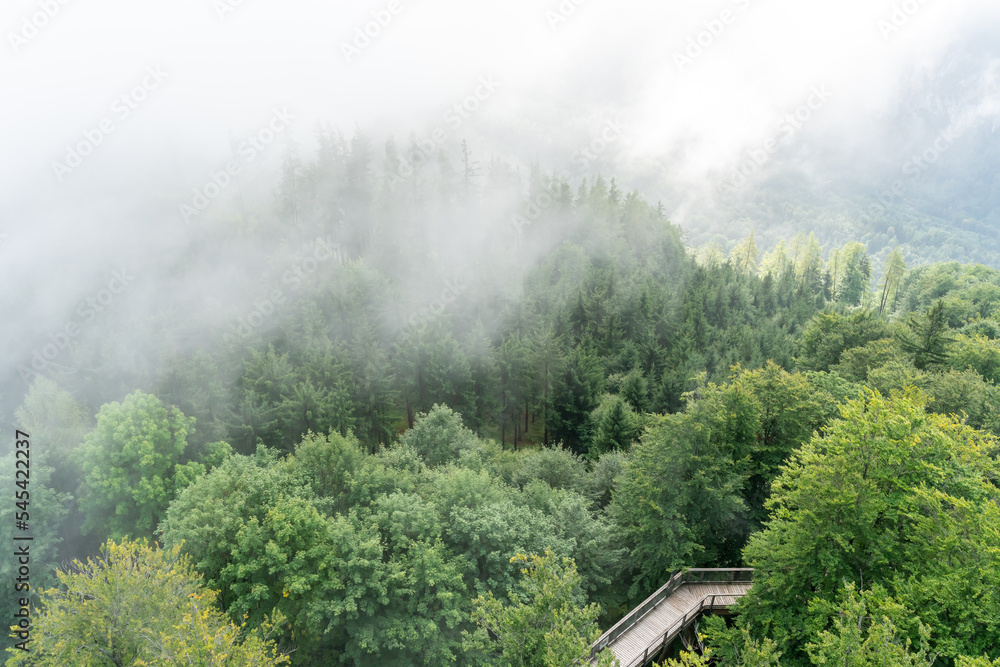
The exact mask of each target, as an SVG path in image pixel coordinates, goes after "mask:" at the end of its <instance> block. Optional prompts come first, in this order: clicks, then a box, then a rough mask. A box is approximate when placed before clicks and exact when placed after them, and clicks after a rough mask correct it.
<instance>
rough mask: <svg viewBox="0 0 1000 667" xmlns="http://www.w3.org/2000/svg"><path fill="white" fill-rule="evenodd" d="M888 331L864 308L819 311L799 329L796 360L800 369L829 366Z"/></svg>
mask: <svg viewBox="0 0 1000 667" xmlns="http://www.w3.org/2000/svg"><path fill="white" fill-rule="evenodd" d="M889 333H890V331H889V326H888V325H887V324H886V323H885V322H883V321H882V320H880V319H878V318H877V317H876V316H875V315H874V314H873V313H871V312H869V311H866V310H860V311H858V312H856V313H853V314H851V315H841V314H839V313H820V314H819V315H817V316H816V317H814V318H813V319H812V320H811V321H810V322H809V324H808V325H807V326H806V328H805V330H804V331H803V332H802V338H801V339H800V341H799V352H798V357H797V358H796V361H797V362H798V365H799V367H800V368H802V369H803V370H813V371H826V370H830V369H831V368H832V367H833V366H836V365H837V364H838V363H840V357H841V355H842V354H843V353H844V352H846V351H847V350H850V349H852V348H856V347H861V346H862V345H865V344H867V343H870V342H872V341H876V340H879V339H882V338H886V337H887V336H888V335H889Z"/></svg>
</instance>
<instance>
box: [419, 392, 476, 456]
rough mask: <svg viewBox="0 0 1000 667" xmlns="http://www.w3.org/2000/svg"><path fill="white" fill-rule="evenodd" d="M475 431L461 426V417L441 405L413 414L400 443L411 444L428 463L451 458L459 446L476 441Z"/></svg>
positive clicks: (458, 454)
mask: <svg viewBox="0 0 1000 667" xmlns="http://www.w3.org/2000/svg"><path fill="white" fill-rule="evenodd" d="M477 442H478V441H477V439H476V434H475V433H473V432H472V431H470V430H469V429H467V428H465V426H464V425H463V424H462V417H461V416H460V415H459V414H457V413H456V412H454V411H453V410H451V408H449V407H447V406H445V405H437V404H435V405H434V407H432V408H431V411H430V412H428V413H427V414H423V413H421V414H419V415H417V419H416V424H415V425H414V427H413V428H412V429H410V430H409V431H407V432H406V434H405V435H404V436H403V438H402V443H403V444H404V445H407V446H409V447H412V448H413V449H414V451H416V452H417V453H418V454H419V455H420V456H421V458H423V460H424V461H425V462H426V463H427V465H429V466H436V465H441V464H443V463H449V462H455V461H457V460H458V458H459V456H460V455H461V453H462V451H463V450H466V449H472V448H474V447H475V446H476V444H477Z"/></svg>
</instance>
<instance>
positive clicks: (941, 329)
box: [899, 301, 954, 370]
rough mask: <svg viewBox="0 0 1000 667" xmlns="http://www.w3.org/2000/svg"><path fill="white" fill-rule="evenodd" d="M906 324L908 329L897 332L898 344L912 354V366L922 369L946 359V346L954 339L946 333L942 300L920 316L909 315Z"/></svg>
mask: <svg viewBox="0 0 1000 667" xmlns="http://www.w3.org/2000/svg"><path fill="white" fill-rule="evenodd" d="M907 325H908V329H909V330H908V331H903V332H900V334H899V339H900V340H899V344H900V347H901V348H902V349H903V351H904V352H907V353H909V354H911V355H912V356H913V365H914V366H916V367H917V368H919V369H920V370H924V369H926V368H927V367H928V366H933V365H938V364H943V363H945V362H946V361H947V360H948V346H949V345H950V344H951V342H952V341H953V340H954V339H953V338H952V337H951V336H950V335H949V334H948V324H947V322H946V321H945V312H944V302H943V301H937V302H936V303H935V304H934V305H933V306H931V307H930V308H928V309H927V311H926V312H925V313H924V314H923V315H922V316H917V315H911V316H910V318H909V320H908V322H907Z"/></svg>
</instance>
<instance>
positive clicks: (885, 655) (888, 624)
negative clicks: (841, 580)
mask: <svg viewBox="0 0 1000 667" xmlns="http://www.w3.org/2000/svg"><path fill="white" fill-rule="evenodd" d="M839 607H840V609H839V610H838V611H837V612H836V615H835V616H834V617H833V626H832V628H831V629H829V630H821V631H820V632H819V633H817V635H816V639H815V641H813V642H810V643H809V644H808V645H807V646H806V651H807V652H808V653H809V658H810V659H811V660H812V663H813V664H814V665H856V666H857V667H931V666H932V665H933V664H934V661H935V658H936V656H934V655H931V654H930V647H929V645H928V642H927V640H928V638H929V636H930V628H928V627H927V626H926V625H923V624H919V625H918V628H919V635H920V647H919V649H916V650H913V649H912V647H911V641H910V639H909V638H905V639H903V638H900V637H899V630H898V628H897V627H896V624H895V623H894V622H893V621H892V619H891V617H890V615H889V614H891V615H894V616H897V617H899V616H904V617H912V615H913V613H912V612H910V611H909V610H907V609H905V608H903V607H902V606H901V605H899V604H898V603H896V602H894V601H892V600H888V599H886V595H885V592H884V591H883V590H881V589H879V588H876V589H874V590H871V591H861V592H856V591H855V587H854V585H853V584H848V585H847V586H846V587H845V595H844V600H843V602H842V603H841V604H840V605H839ZM887 608H888V609H887ZM887 612H888V613H887Z"/></svg>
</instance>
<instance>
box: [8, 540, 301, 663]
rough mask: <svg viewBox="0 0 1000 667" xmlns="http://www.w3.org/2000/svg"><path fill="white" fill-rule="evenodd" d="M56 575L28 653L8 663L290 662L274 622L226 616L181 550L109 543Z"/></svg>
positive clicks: (18, 654) (139, 543) (15, 654)
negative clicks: (253, 625)
mask: <svg viewBox="0 0 1000 667" xmlns="http://www.w3.org/2000/svg"><path fill="white" fill-rule="evenodd" d="M56 576H57V577H58V578H59V587H58V588H50V589H48V590H45V591H43V592H42V593H41V603H40V607H39V609H38V613H37V615H36V616H35V618H34V619H33V625H32V629H31V641H29V642H27V648H28V650H27V651H21V650H16V649H9V652H11V653H12V654H13V655H12V657H10V658H9V659H8V660H7V663H6V664H7V665H8V667H19V666H21V665H24V666H27V665H36V666H39V667H45V666H51V667H92V666H94V665H102V666H103V665H107V666H109V667H111V666H118V665H136V666H138V665H167V664H171V665H173V664H191V665H205V666H206V667H207V666H215V665H218V666H220V667H221V666H224V665H228V666H232V667H255V666H259V667H264V666H267V665H280V664H283V663H286V662H288V657H287V656H286V655H283V654H282V653H280V652H279V650H278V648H277V646H276V645H275V642H274V639H273V638H272V637H271V634H272V632H273V629H274V623H273V622H272V621H270V620H265V621H264V622H263V623H262V624H261V625H260V626H259V627H258V628H256V629H253V628H251V627H248V626H247V625H240V626H236V625H234V624H233V623H232V622H230V621H228V620H227V619H226V617H225V615H224V614H223V613H222V612H221V611H219V610H218V609H217V607H216V606H215V601H216V595H217V594H216V592H215V591H213V590H210V589H206V588H205V587H203V586H202V583H201V576H200V575H199V574H198V573H197V572H195V571H194V569H193V568H192V567H191V564H190V562H189V561H188V560H187V559H186V558H185V557H184V556H182V555H181V554H180V549H179V548H178V547H175V548H173V549H170V550H161V549H159V548H156V547H152V546H150V545H149V544H148V543H147V542H146V541H144V540H143V541H137V542H133V541H130V540H128V539H125V540H123V541H122V542H120V543H116V542H115V541H114V540H111V541H109V542H108V543H107V544H105V545H104V546H103V547H102V548H101V554H100V556H99V557H97V558H90V559H88V560H87V562H86V563H81V562H79V561H73V563H72V564H71V565H70V566H69V568H68V569H66V570H60V571H59V572H57V573H56ZM275 620H276V621H280V616H278V617H276V618H275Z"/></svg>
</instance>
